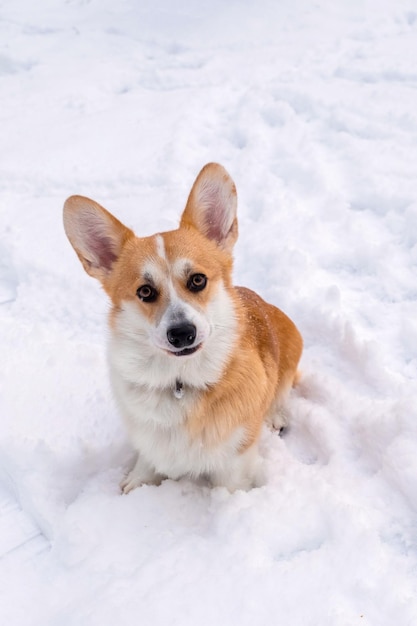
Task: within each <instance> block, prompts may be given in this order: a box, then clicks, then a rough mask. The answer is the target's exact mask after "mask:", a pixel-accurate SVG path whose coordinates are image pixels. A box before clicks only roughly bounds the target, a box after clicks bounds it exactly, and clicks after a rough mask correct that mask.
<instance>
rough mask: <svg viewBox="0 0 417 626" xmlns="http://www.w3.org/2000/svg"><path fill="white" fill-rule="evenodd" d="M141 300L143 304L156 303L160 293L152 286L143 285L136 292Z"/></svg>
mask: <svg viewBox="0 0 417 626" xmlns="http://www.w3.org/2000/svg"><path fill="white" fill-rule="evenodd" d="M136 295H137V297H138V298H139V300H142V301H143V302H155V300H156V299H157V297H158V292H157V291H156V289H155V288H154V287H152V286H151V285H142V287H139V289H138V290H137V292H136Z"/></svg>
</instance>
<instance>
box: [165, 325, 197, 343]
mask: <svg viewBox="0 0 417 626" xmlns="http://www.w3.org/2000/svg"><path fill="white" fill-rule="evenodd" d="M196 334H197V329H196V327H195V326H194V324H181V326H173V327H172V328H168V330H167V338H168V341H169V343H170V344H172V345H173V346H174V347H175V348H185V347H186V346H191V344H192V343H193V342H194V339H195V336H196Z"/></svg>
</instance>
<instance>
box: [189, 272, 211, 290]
mask: <svg viewBox="0 0 417 626" xmlns="http://www.w3.org/2000/svg"><path fill="white" fill-rule="evenodd" d="M206 285H207V276H205V275H204V274H193V275H192V276H190V278H189V279H188V282H187V288H188V289H189V290H190V291H202V289H204V287H205V286H206Z"/></svg>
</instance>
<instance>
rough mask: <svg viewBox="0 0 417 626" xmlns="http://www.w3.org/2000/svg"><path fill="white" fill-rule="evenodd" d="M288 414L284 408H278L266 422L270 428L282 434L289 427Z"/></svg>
mask: <svg viewBox="0 0 417 626" xmlns="http://www.w3.org/2000/svg"><path fill="white" fill-rule="evenodd" d="M288 417H289V416H288V413H287V411H286V410H285V408H284V407H279V408H276V409H275V410H274V411H273V413H271V414H270V415H268V417H267V419H266V422H267V424H268V425H269V427H270V428H272V429H273V430H277V431H278V432H279V433H281V432H282V431H283V430H284V429H285V428H286V427H287V426H288Z"/></svg>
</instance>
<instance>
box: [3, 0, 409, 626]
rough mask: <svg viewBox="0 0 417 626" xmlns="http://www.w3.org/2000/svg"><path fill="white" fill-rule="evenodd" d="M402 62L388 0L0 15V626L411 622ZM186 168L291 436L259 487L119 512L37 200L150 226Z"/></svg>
mask: <svg viewBox="0 0 417 626" xmlns="http://www.w3.org/2000/svg"><path fill="white" fill-rule="evenodd" d="M416 60H417V6H416V4H415V2H414V1H413V0H364V1H361V2H360V1H359V0H354V1H352V2H350V1H348V0H345V1H344V2H343V1H342V0H338V1H337V0H336V1H334V0H322V1H321V2H318V3H313V2H310V1H309V0H299V1H297V2H294V1H290V0H282V1H280V2H277V1H274V0H257V1H256V2H254V1H251V0H241V1H240V2H237V1H234V0H230V1H225V0H222V1H220V0H211V2H203V1H202V0H177V1H176V2H170V0H157V1H155V0H122V1H120V2H116V0H112V1H111V0H90V1H89V0H42V1H41V2H38V3H35V2H31V1H30V0H1V2H0V146H1V150H0V303H1V304H0V345H1V356H0V363H1V366H0V417H1V421H0V477H1V479H0V480H1V486H0V555H2V558H1V560H0V622H1V624H7V625H8V626H25V625H26V624H27V625H30V626H52V625H53V626H95V625H100V626H114V625H115V624H117V625H120V626H130V625H133V624H140V625H143V626H148V625H149V626H166V625H174V624H176V625H178V626H188V625H190V626H196V625H198V626H212V625H213V624H219V625H221V626H249V625H250V626H254V625H255V626H275V625H282V626H354V625H356V624H358V625H359V624H361V625H368V626H393V625H395V626H415V625H416V624H417V409H416V406H417V383H416V378H417V200H416V198H417V69H416V68H417V65H416ZM207 161H218V162H220V163H222V164H223V165H224V166H225V167H226V168H227V169H228V170H229V172H230V173H231V175H232V176H233V178H234V179H235V182H236V184H237V189H238V194H239V202H240V205H239V216H240V239H239V242H238V245H237V247H236V254H235V255H236V265H235V278H236V283H237V284H244V285H246V286H248V287H251V288H253V289H255V290H257V291H259V292H260V293H261V294H262V296H264V297H265V298H266V299H268V300H270V301H271V302H273V303H275V304H277V305H278V306H280V307H281V308H283V309H284V310H285V311H286V312H287V313H288V314H289V315H290V316H291V317H292V318H293V319H294V320H295V321H296V323H297V324H298V326H299V328H300V330H301V332H302V334H303V336H304V340H305V352H304V356H303V360H302V370H303V379H302V382H301V385H300V387H299V388H298V389H297V390H296V391H295V392H294V394H293V396H292V398H291V402H290V409H291V414H292V418H291V428H290V429H289V430H288V432H287V433H286V434H285V436H284V437H283V438H280V437H278V436H277V435H276V434H273V433H271V432H269V431H268V430H265V432H264V434H263V438H262V450H263V455H264V457H265V464H266V474H267V484H266V485H265V486H264V487H262V488H259V489H254V490H252V491H251V492H248V493H244V492H236V493H234V494H229V493H228V492H226V491H225V490H224V489H210V488H208V487H207V486H204V485H196V484H194V483H192V482H190V481H189V480H185V479H184V480H181V481H179V482H173V481H166V482H164V483H163V484H162V485H161V486H160V487H143V488H141V489H137V490H135V491H133V492H131V493H130V494H129V495H128V496H121V495H120V492H119V488H118V483H119V481H120V479H121V477H122V475H123V473H124V472H125V471H126V469H127V468H128V466H129V464H130V463H131V462H132V458H133V457H132V451H131V449H130V447H129V444H128V443H127V441H126V438H125V433H124V430H123V426H122V423H121V420H120V418H119V416H118V414H117V411H116V409H115V406H114V404H113V401H112V398H111V393H110V390H109V385H108V380H107V373H106V358H105V342H106V333H107V331H106V312H107V302H106V298H105V295H104V294H103V293H102V292H101V291H100V289H99V286H98V284H97V283H96V282H95V281H93V280H92V279H90V278H89V277H88V276H87V275H86V274H84V272H83V270H82V268H81V266H80V264H79V262H78V260H77V258H76V256H75V254H74V252H73V250H72V249H71V247H70V245H69V243H68V241H67V239H66V238H65V235H64V232H63V228H62V220H61V211H62V205H63V202H64V200H65V198H66V197H67V196H68V195H70V194H73V193H79V194H83V195H88V196H91V197H93V198H94V199H96V200H97V201H99V202H100V203H101V204H103V205H104V206H106V207H107V208H108V209H109V210H111V211H112V212H114V213H116V214H117V216H118V217H119V218H120V219H121V220H122V221H124V222H125V223H127V224H128V225H130V226H131V227H133V228H134V229H135V230H136V232H137V233H138V234H142V235H147V234H151V233H153V232H155V231H161V230H166V229H170V228H172V227H175V225H176V223H177V220H178V217H179V215H180V212H181V210H182V208H183V206H184V203H185V200H186V196H187V193H188V190H189V188H190V186H191V184H192V182H193V180H194V177H195V176H196V174H197V172H198V171H199V169H200V168H201V166H202V165H204V163H206V162H207Z"/></svg>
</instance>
